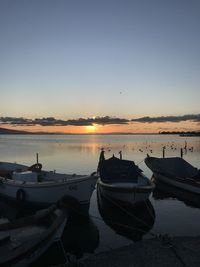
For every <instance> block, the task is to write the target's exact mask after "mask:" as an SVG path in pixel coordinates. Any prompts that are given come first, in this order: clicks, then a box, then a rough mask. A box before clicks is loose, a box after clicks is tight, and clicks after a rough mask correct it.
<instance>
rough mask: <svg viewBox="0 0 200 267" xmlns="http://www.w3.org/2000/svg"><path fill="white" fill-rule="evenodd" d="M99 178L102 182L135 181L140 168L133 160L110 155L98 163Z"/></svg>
mask: <svg viewBox="0 0 200 267" xmlns="http://www.w3.org/2000/svg"><path fill="white" fill-rule="evenodd" d="M99 172H100V177H101V180H102V181H104V182H109V181H110V182H111V181H113V182H114V181H115V182H129V181H132V182H137V180H138V175H139V174H140V173H141V170H140V169H139V168H138V166H136V165H135V163H134V162H133V161H130V160H122V159H118V158H116V157H114V156H113V157H112V158H110V159H107V160H102V161H101V162H100V165H99Z"/></svg>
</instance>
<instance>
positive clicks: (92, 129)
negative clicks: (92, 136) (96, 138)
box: [85, 124, 98, 133]
mask: <svg viewBox="0 0 200 267" xmlns="http://www.w3.org/2000/svg"><path fill="white" fill-rule="evenodd" d="M97 128H98V127H97V125H95V124H94V125H89V126H85V132H86V133H95V132H96V131H97Z"/></svg>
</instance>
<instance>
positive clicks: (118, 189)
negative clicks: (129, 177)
mask: <svg viewBox="0 0 200 267" xmlns="http://www.w3.org/2000/svg"><path fill="white" fill-rule="evenodd" d="M97 186H98V190H100V193H101V194H102V195H103V196H104V197H105V198H107V199H113V200H117V201H120V202H124V203H129V204H136V203H140V202H142V201H144V200H147V199H148V198H149V196H150V194H151V192H152V190H153V188H154V185H153V183H151V181H149V185H146V186H141V187H138V186H134V185H133V186H130V185H126V184H123V183H121V185H120V184H119V185H118V186H116V185H115V184H113V185H112V184H107V183H104V182H102V181H101V179H98V181H97Z"/></svg>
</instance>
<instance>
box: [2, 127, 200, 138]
mask: <svg viewBox="0 0 200 267" xmlns="http://www.w3.org/2000/svg"><path fill="white" fill-rule="evenodd" d="M2 134H3V135H4V134H7V135H14V134H15V135H16V134H17V135H179V136H200V132H195V131H192V132H177V131H176V132H159V133H127V132H111V133H61V132H27V131H19V130H11V129H6V128H0V135H2Z"/></svg>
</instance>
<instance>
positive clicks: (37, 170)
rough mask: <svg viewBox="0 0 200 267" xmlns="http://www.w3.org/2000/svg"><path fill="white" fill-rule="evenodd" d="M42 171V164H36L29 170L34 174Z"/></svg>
mask: <svg viewBox="0 0 200 267" xmlns="http://www.w3.org/2000/svg"><path fill="white" fill-rule="evenodd" d="M41 169H42V164H41V163H35V164H33V165H32V166H30V167H29V168H28V170H29V171H33V172H40V171H41Z"/></svg>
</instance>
